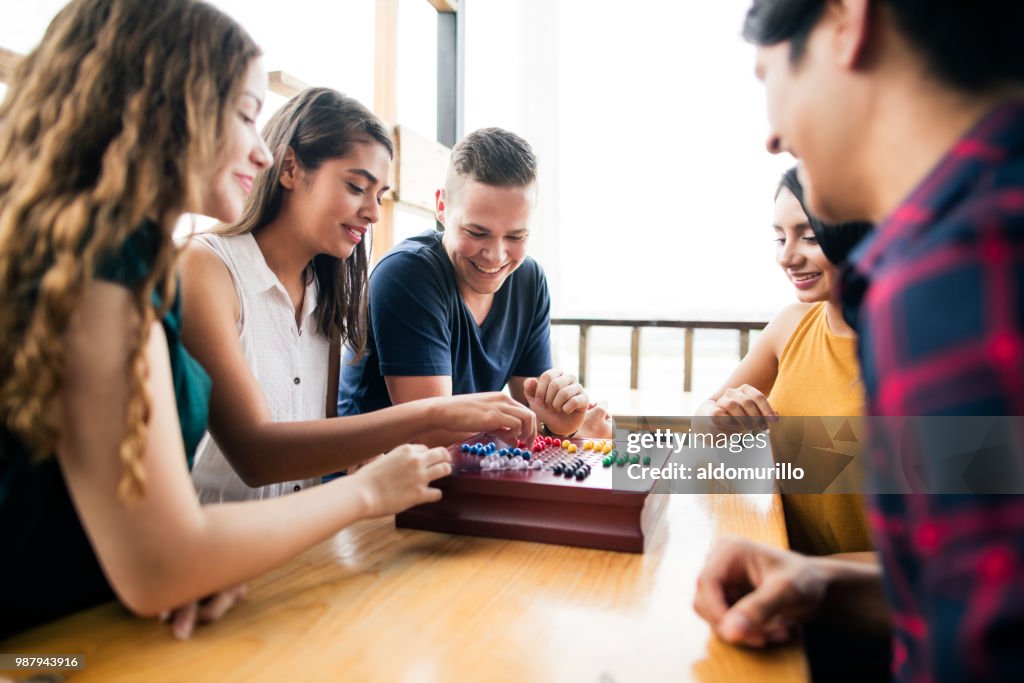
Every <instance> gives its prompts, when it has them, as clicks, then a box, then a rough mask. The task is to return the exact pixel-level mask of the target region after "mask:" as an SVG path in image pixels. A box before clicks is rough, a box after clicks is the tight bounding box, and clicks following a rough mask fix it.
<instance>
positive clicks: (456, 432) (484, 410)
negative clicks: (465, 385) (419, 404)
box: [423, 391, 537, 444]
mask: <svg viewBox="0 0 1024 683" xmlns="http://www.w3.org/2000/svg"><path fill="white" fill-rule="evenodd" d="M423 400H424V401H428V402H430V403H432V404H433V405H431V406H430V410H431V420H430V421H431V423H432V424H434V425H437V426H439V427H440V428H441V429H442V430H444V432H448V434H447V438H446V439H445V441H444V443H445V444H448V443H454V442H455V441H459V440H460V439H463V438H466V437H469V436H472V435H473V434H478V433H480V432H492V433H498V432H502V431H504V432H507V433H508V434H510V435H511V436H514V437H515V438H517V439H521V440H522V441H529V440H530V439H532V438H533V437H534V436H536V434H537V418H536V416H535V415H534V414H533V411H531V410H530V409H529V408H527V407H526V406H524V405H523V404H521V403H519V401H516V400H515V399H513V398H511V397H510V396H508V395H506V394H503V393H501V392H500V391H491V392H487V393H481V394H463V395H459V396H439V397H436V398H428V399H423ZM432 434H433V433H432Z"/></svg>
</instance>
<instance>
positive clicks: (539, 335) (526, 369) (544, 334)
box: [512, 265, 551, 377]
mask: <svg viewBox="0 0 1024 683" xmlns="http://www.w3.org/2000/svg"><path fill="white" fill-rule="evenodd" d="M535 268H536V281H535V284H534V287H533V291H534V292H536V294H535V295H534V297H533V299H534V301H535V302H536V303H535V304H532V310H533V311H534V314H533V319H532V320H531V321H530V332H529V336H528V337H527V340H526V344H525V345H524V347H523V355H522V356H521V357H520V359H519V362H518V363H517V364H516V366H515V368H513V369H512V375H513V376H514V377H536V376H537V375H540V374H541V373H543V372H545V371H547V370H550V369H551V295H550V294H549V293H548V279H547V277H546V276H545V275H544V271H543V270H542V269H541V267H540V266H539V265H536V266H535Z"/></svg>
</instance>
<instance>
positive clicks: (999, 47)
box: [743, 0, 1024, 92]
mask: <svg viewBox="0 0 1024 683" xmlns="http://www.w3.org/2000/svg"><path fill="white" fill-rule="evenodd" d="M883 4H884V5H887V6H888V7H889V9H890V10H891V11H892V16H893V17H894V18H895V21H896V26H897V28H898V30H899V31H900V32H901V33H902V34H903V35H904V36H905V37H906V39H907V41H908V42H909V43H910V44H911V45H913V46H914V47H915V48H917V50H918V52H919V53H920V54H921V55H922V57H923V58H924V59H925V61H926V63H927V64H928V66H929V68H930V70H931V71H932V73H933V74H934V75H935V76H936V77H938V78H939V79H940V80H942V81H943V82H944V83H947V84H948V85H950V86H952V87H955V88H957V89H959V90H964V91H968V92H980V91H983V90H987V89H989V88H993V87H998V86H1002V85H1007V84H1012V83H1024V50H1022V49H1020V44H1021V36H1022V35H1024V2H1015V1H1013V0H1010V1H1006V0H872V11H873V12H877V11H878V9H879V7H880V6H881V5H883ZM827 5H828V0H754V3H753V5H752V6H751V7H750V9H749V10H748V11H747V18H746V20H745V22H744V24H743V37H744V38H745V39H747V40H748V41H750V42H752V43H754V44H756V45H775V44H778V43H781V42H784V41H787V40H788V41H789V42H790V61H791V62H793V63H794V64H795V63H797V62H799V61H800V58H801V57H802V56H803V52H804V48H805V47H806V44H807V38H808V36H809V35H810V33H811V31H812V30H813V29H814V26H815V25H816V24H817V23H818V21H819V20H820V19H821V16H822V14H823V13H824V11H825V8H826V6H827Z"/></svg>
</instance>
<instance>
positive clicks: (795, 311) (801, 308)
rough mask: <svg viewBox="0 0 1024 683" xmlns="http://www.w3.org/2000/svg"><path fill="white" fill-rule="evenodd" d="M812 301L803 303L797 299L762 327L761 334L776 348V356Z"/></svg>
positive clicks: (810, 306) (807, 310)
mask: <svg viewBox="0 0 1024 683" xmlns="http://www.w3.org/2000/svg"><path fill="white" fill-rule="evenodd" d="M814 306H815V304H813V303H804V302H802V301H798V302H796V303H792V304H790V305H788V306H786V307H785V308H783V309H782V310H781V311H779V312H778V314H777V315H776V316H775V317H774V318H772V321H771V322H770V323H768V326H767V327H766V328H764V332H763V334H764V335H765V337H766V338H767V339H768V340H770V341H771V344H772V347H773V348H775V349H776V353H775V355H776V357H778V356H780V355H781V354H782V349H783V348H785V346H786V342H787V341H789V338H790V337H792V336H793V332H795V331H796V328H797V326H798V325H799V324H800V321H801V320H803V319H804V316H806V315H807V313H808V312H809V311H810V310H811V309H812V308H814Z"/></svg>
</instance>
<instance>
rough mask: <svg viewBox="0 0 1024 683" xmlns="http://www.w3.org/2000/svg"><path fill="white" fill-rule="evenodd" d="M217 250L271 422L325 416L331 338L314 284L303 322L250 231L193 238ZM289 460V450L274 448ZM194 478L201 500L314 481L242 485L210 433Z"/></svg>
mask: <svg viewBox="0 0 1024 683" xmlns="http://www.w3.org/2000/svg"><path fill="white" fill-rule="evenodd" d="M192 239H193V240H194V241H195V242H197V243H198V244H200V245H202V246H204V247H206V248H207V249H209V250H210V251H212V252H213V253H214V254H216V255H217V256H218V257H219V258H220V260H221V261H223V262H224V265H226V266H227V268H228V270H229V271H230V272H231V279H232V281H233V282H234V284H235V293H236V294H237V295H238V303H239V315H238V321H237V324H236V327H237V329H238V338H239V341H240V342H241V344H242V352H243V353H244V354H245V360H246V362H247V363H248V365H249V369H250V370H252V374H253V376H255V378H256V381H257V382H258V383H259V385H260V387H261V388H262V389H263V395H264V396H265V397H266V400H267V405H268V406H269V408H270V415H271V418H272V419H273V420H274V422H294V421H299V420H319V419H324V418H325V417H326V416H327V374H328V367H329V363H328V359H329V356H330V344H329V343H328V341H327V338H326V337H324V336H323V335H322V334H320V332H319V331H318V330H317V329H316V319H315V318H314V317H313V313H314V312H315V309H316V294H317V292H316V285H315V284H310V285H309V286H307V287H306V293H305V298H304V299H303V302H302V314H301V318H300V320H301V321H302V325H301V327H297V326H296V324H295V309H294V308H293V307H292V302H291V298H290V297H289V296H288V292H287V291H286V290H285V288H284V285H282V284H281V282H280V281H279V280H278V279H277V276H276V275H274V272H273V271H272V270H270V267H269V266H267V262H266V260H264V258H263V252H261V251H260V248H259V245H258V244H256V240H255V238H253V236H252V235H251V234H245V235H235V236H231V237H224V236H220V235H211V234H201V235H196V236H194V237H193V238H192ZM276 455H277V457H280V458H288V457H290V456H291V455H292V454H291V453H279V454H276ZM192 481H193V483H194V484H195V487H196V491H197V492H198V493H199V500H200V502H202V503H204V504H205V503H220V502H228V501H237V500H248V499H251V498H269V497H271V496H279V495H282V494H285V493H291V492H292V491H299V490H301V489H303V488H306V487H307V486H312V485H314V484H316V483H318V482H319V479H306V480H298V481H288V482H283V483H279V484H269V485H267V486H261V487H259V488H252V487H250V486H246V484H245V483H244V482H243V481H242V480H241V478H240V477H239V476H238V474H236V473H235V470H234V469H233V468H232V467H231V464H230V463H229V462H228V461H227V459H226V458H225V457H224V454H223V453H221V451H220V448H219V447H218V446H217V443H216V442H215V441H214V440H213V438H212V437H211V436H210V433H209V432H207V433H206V434H205V435H204V436H203V440H202V441H201V442H200V443H199V447H198V449H197V450H196V457H195V462H194V464H193V466H192Z"/></svg>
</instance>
